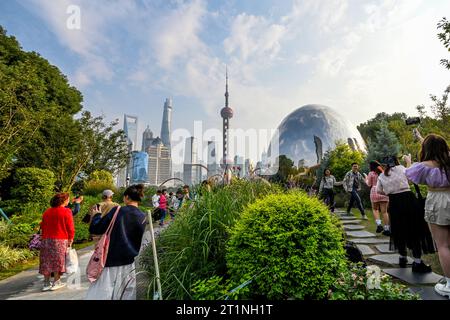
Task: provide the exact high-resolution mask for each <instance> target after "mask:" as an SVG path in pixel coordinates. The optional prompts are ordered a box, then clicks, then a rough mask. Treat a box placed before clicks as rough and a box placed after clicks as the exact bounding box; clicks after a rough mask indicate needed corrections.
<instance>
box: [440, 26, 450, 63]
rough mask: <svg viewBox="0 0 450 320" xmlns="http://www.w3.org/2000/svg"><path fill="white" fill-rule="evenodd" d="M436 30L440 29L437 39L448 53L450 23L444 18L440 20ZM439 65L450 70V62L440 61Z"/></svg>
mask: <svg viewBox="0 0 450 320" xmlns="http://www.w3.org/2000/svg"><path fill="white" fill-rule="evenodd" d="M438 29H441V32H440V33H438V39H439V40H441V42H442V44H443V45H444V47H445V48H447V51H448V52H450V22H448V21H447V19H446V18H442V20H441V21H439V23H438ZM441 64H442V65H443V66H444V67H446V68H447V69H450V61H449V60H448V59H442V60H441Z"/></svg>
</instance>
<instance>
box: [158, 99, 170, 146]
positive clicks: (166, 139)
mask: <svg viewBox="0 0 450 320" xmlns="http://www.w3.org/2000/svg"><path fill="white" fill-rule="evenodd" d="M171 129H172V99H170V98H168V99H166V102H164V113H163V118H162V124H161V140H162V142H163V144H164V145H165V146H166V147H167V148H169V150H170V149H171V145H170V134H171Z"/></svg>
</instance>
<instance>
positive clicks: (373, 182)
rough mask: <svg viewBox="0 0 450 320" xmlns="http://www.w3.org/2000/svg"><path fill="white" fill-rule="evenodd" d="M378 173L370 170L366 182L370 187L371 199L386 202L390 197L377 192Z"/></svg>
mask: <svg viewBox="0 0 450 320" xmlns="http://www.w3.org/2000/svg"><path fill="white" fill-rule="evenodd" d="M377 182H378V174H376V173H375V172H373V171H370V172H369V175H368V176H367V178H366V183H367V185H368V186H369V187H370V201H371V202H386V201H389V197H388V196H385V195H382V194H379V193H378V192H377Z"/></svg>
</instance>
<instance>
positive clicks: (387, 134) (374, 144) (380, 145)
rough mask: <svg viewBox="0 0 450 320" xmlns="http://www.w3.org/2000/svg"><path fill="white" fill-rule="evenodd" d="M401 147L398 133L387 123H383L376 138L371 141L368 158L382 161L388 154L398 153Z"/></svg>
mask: <svg viewBox="0 0 450 320" xmlns="http://www.w3.org/2000/svg"><path fill="white" fill-rule="evenodd" d="M400 149H401V146H400V143H399V142H398V139H397V137H396V135H395V134H394V133H393V132H391V131H390V130H389V129H388V128H387V126H386V125H383V126H382V127H381V128H380V130H378V131H377V132H376V133H375V140H373V141H372V140H370V141H369V144H368V154H367V160H368V161H372V160H377V161H382V160H383V158H384V157H386V156H390V155H398V154H399V152H400Z"/></svg>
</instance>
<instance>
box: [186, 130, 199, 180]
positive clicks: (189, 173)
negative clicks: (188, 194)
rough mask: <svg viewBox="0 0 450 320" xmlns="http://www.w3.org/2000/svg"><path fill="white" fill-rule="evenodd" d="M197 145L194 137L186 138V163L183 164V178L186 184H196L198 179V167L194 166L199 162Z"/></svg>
mask: <svg viewBox="0 0 450 320" xmlns="http://www.w3.org/2000/svg"><path fill="white" fill-rule="evenodd" d="M197 161H198V157H197V145H196V142H195V138H194V137H189V138H187V139H186V146H185V149H184V165H183V180H184V182H185V183H186V184H189V185H195V184H197V183H198V182H199V181H197V180H198V169H199V168H198V167H197V166H193V164H197V163H198V162H197Z"/></svg>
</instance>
